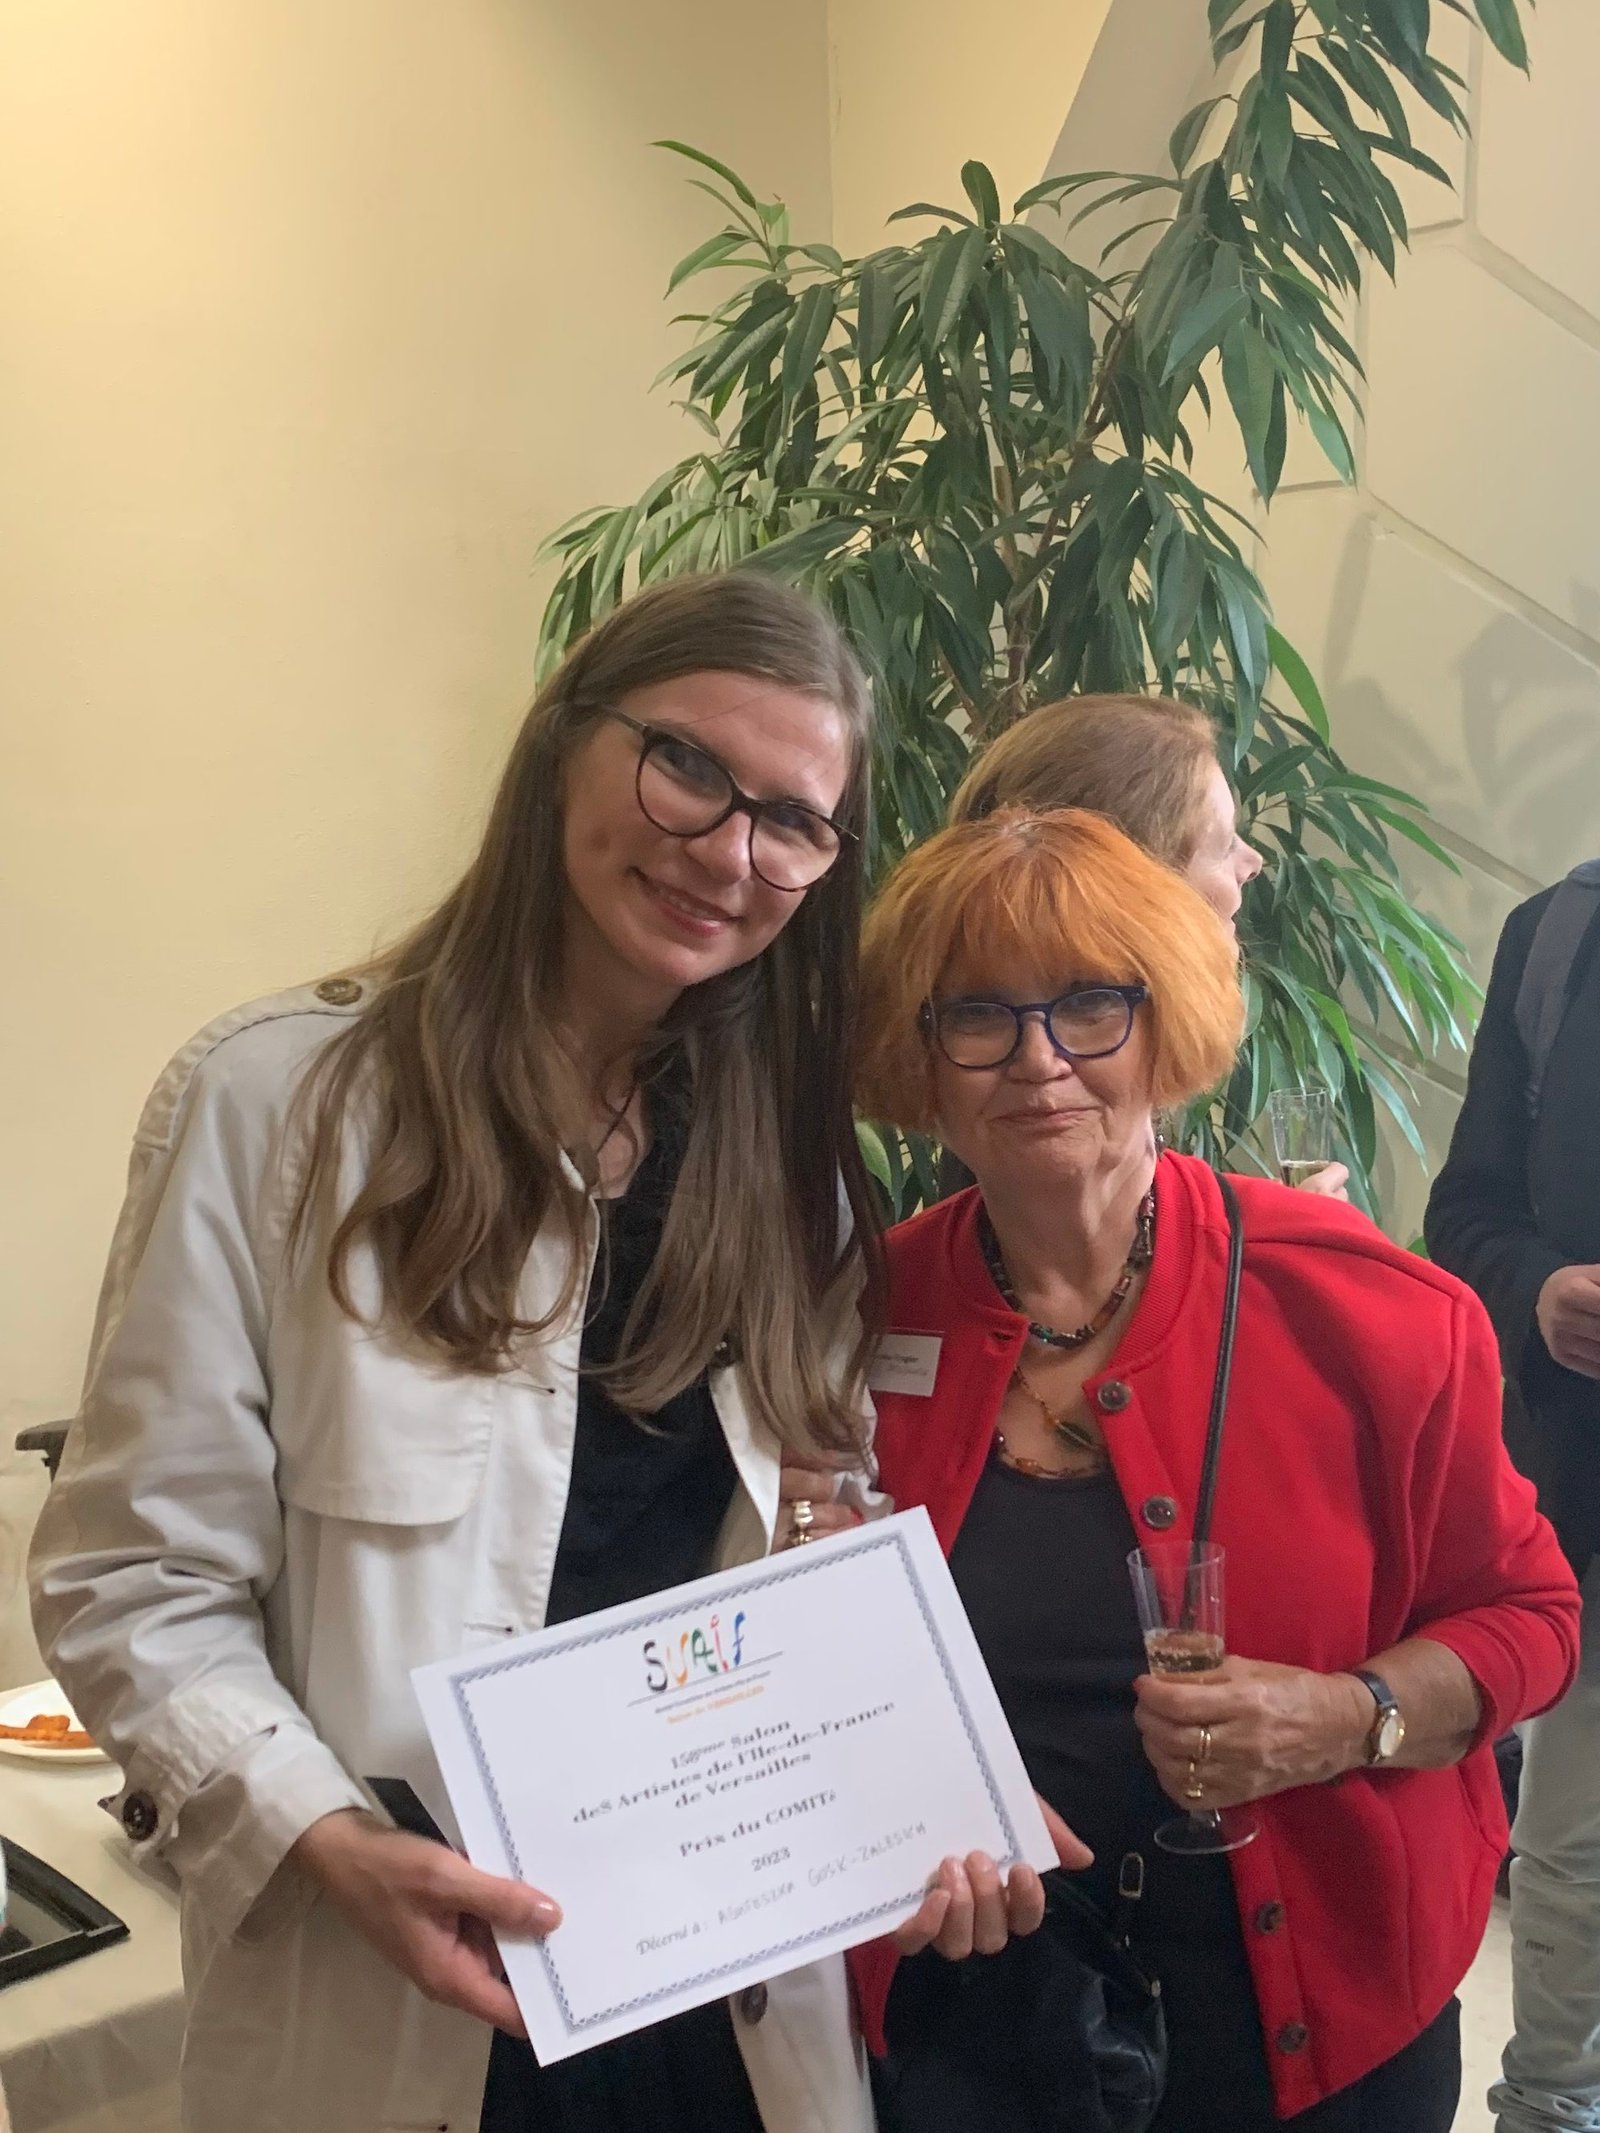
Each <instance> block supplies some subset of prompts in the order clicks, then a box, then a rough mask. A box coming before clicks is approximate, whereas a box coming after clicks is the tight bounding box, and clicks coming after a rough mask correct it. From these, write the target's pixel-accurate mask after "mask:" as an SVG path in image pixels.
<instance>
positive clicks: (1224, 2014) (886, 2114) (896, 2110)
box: [879, 1941, 1461, 2133]
mask: <svg viewBox="0 0 1600 2133" xmlns="http://www.w3.org/2000/svg"><path fill="white" fill-rule="evenodd" d="M974 1960H978V1961H985V1960H987V1961H1003V1960H1004V1958H1003V1957H988V1958H985V1957H978V1958H974ZM937 1961H938V1958H937V1957H929V1956H920V1957H918V1958H917V1961H916V1962H915V1963H906V1964H902V1965H901V1969H900V1974H899V1976H898V1977H897V1978H896V1980H895V1993H896V1996H897V1998H898V1996H899V1995H901V1994H902V1993H909V1994H916V1993H917V1992H918V1985H919V1975H920V1979H921V1980H922V1981H925V1982H926V1984H927V1985H928V1986H929V1987H930V1988H931V1989H932V1990H934V1991H935V1992H937V1990H938V1981H937V1978H936V1976H935V1975H933V1974H931V1973H930V1972H928V1971H927V1970H926V1969H922V1968H921V1967H920V1966H922V1965H925V1964H928V1963H930V1962H937ZM1159 1973H1160V1975H1161V1980H1162V1999H1163V2002H1164V2004H1165V2008H1166V2016H1167V2035H1168V2068H1167V2086H1166V2093H1165V2096H1164V2097H1163V2100H1162V2104H1161V2108H1160V2110H1159V2112H1158V2113H1157V2116H1156V2118H1155V2121H1154V2123H1153V2125H1152V2127H1151V2133H1280V2129H1282V2128H1285V2127H1287V2128H1290V2129H1292V2133H1450V2127H1451V2125H1452V2123H1453V2122H1454V2119H1455V2115H1456V2106H1457V2104H1458V2103H1459V2101H1460V2096H1461V2029H1460V2008H1459V2007H1458V2006H1457V2004H1456V2002H1455V2001H1454V2000H1452V2001H1451V2002H1450V2004H1449V2006H1448V2007H1446V2008H1445V2010H1444V2012H1443V2013H1442V2014H1441V2015H1440V2016H1439V2017H1438V2019H1437V2020H1436V2021H1434V2022H1432V2023H1431V2024H1430V2025H1429V2026H1428V2028H1427V2029H1425V2030H1424V2031H1423V2032H1422V2034H1421V2035H1420V2036H1419V2037H1416V2038H1414V2039H1413V2040H1412V2042H1411V2043H1410V2044H1408V2045H1407V2046H1406V2047H1405V2048H1404V2050H1402V2051H1399V2052H1396V2053H1395V2055H1394V2056H1393V2058H1391V2059H1388V2060H1385V2061H1384V2063H1383V2064H1382V2065H1381V2066H1377V2067H1374V2068H1373V2070H1372V2072H1371V2073H1369V2074H1367V2075H1365V2076H1363V2078H1362V2079H1361V2080H1360V2081H1357V2082H1353V2083H1352V2084H1351V2085H1350V2086H1349V2087H1348V2088H1345V2089H1341V2090H1340V2091H1339V2092H1338V2093H1337V2094H1336V2095H1333V2096H1328V2097H1325V2098H1324V2099H1323V2101H1322V2102H1321V2103H1319V2104H1315V2105H1313V2107H1312V2108H1311V2109H1310V2110H1309V2111H1302V2112H1299V2113H1298V2114H1297V2115H1296V2116H1295V2117H1293V2118H1291V2119H1282V2118H1279V2117H1278V2116H1277V2114H1276V2111H1275V2110H1274V2107H1273V2101H1272V2083H1271V2079H1270V2077H1269V2074H1268V2070H1267V2050H1266V2045H1265V2042H1264V2040H1263V2037H1262V2033H1261V2021H1260V2017H1259V2015H1258V2013H1257V2011H1256V2004H1255V1996H1254V1994H1253V1992H1252V1990H1251V1987H1250V1978H1249V1972H1248V1970H1247V1969H1246V1968H1245V1967H1244V1962H1243V1950H1242V1948H1235V1947H1233V1946H1230V1945H1229V1944H1228V1943H1227V1942H1226V1941H1225V1942H1223V1943H1222V1944H1221V1945H1218V1946H1213V1947H1212V1948H1210V1949H1205V1948H1202V1947H1198V1946H1195V1945H1193V1944H1190V1945H1189V1946H1188V1947H1186V1948H1184V1949H1182V1950H1179V1949H1168V1950H1167V1951H1165V1954H1164V1957H1163V1959H1162V1960H1161V1961H1160V1963H1159ZM907 2011H908V2012H909V2010H907ZM900 2027H901V2025H900V2024H899V2023H897V2022H896V2021H895V2019H894V2016H893V2014H892V2013H891V2029H896V2028H900ZM916 2027H917V2024H916V2022H915V2019H914V2017H913V2020H912V2023H911V2025H910V2028H911V2030H912V2031H913V2033H914V2031H915V2029H916ZM948 2043H949V2040H948V2038H945V2039H940V2038H939V2037H938V2036H937V2034H935V2035H934V2037H933V2043H932V2050H933V2059H932V2060H931V2061H929V2062H927V2063H925V2064H923V2065H921V2066H919V2067H917V2068H911V2067H903V2068H901V2069H898V2070H897V2069H896V2068H894V2067H893V2065H891V2066H890V2067H889V2068H888V2069H886V2070H885V2072H884V2077H883V2079H882V2080H881V2082H880V2099H879V2100H880V2109H879V2122H880V2126H881V2128H882V2129H883V2133H1071V2129H1070V2128H1055V2127H1047V2126H1042V2125H1039V2124H1037V2123H1036V2122H1035V2120H1034V2117H1033V2114H1032V2113H1031V2112H1030V2111H1029V2110H1028V2109H1027V2107H1026V2106H1025V2105H1024V2104H1023V2103H1022V2102H1021V2101H1020V2100H1019V2099H1017V2098H1016V2097H1014V2096H1009V2095H994V2094H989V2093H983V2092H981V2091H982V2083H981V2082H979V2083H978V2084H977V2085H974V2083H973V2082H972V2081H971V2080H970V2079H968V2078H966V2070H965V2068H964V2066H963V2063H962V2055H961V2053H960V2052H959V2050H957V2051H956V2052H955V2054H954V2055H953V2056H951V2055H949V2053H948ZM897 2073H898V2074H899V2076H900V2078H898V2079H897ZM912 2099H914V2101H913V2100H912Z"/></svg>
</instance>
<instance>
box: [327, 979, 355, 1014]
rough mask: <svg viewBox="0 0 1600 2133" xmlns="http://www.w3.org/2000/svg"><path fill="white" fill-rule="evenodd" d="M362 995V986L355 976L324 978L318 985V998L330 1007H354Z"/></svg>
mask: <svg viewBox="0 0 1600 2133" xmlns="http://www.w3.org/2000/svg"><path fill="white" fill-rule="evenodd" d="M360 997H361V987H360V986H359V985H358V984H357V983H356V981H355V979H354V978H324V979H323V981H322V983H321V984H320V985H319V986H318V987H317V998H318V999H319V1000H326V1001H327V1003H328V1005H329V1006H330V1007H354V1006H355V1004H356V1002H357V1000H359V999H360Z"/></svg>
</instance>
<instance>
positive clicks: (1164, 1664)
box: [1128, 1540, 1260, 1855]
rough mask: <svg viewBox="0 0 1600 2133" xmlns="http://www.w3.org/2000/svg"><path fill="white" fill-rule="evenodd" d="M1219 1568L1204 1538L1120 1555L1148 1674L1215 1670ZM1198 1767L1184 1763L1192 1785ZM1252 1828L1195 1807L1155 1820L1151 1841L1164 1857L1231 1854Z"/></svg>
mask: <svg viewBox="0 0 1600 2133" xmlns="http://www.w3.org/2000/svg"><path fill="white" fill-rule="evenodd" d="M1222 1565H1223V1555H1222V1550H1221V1549H1220V1548H1219V1547H1217V1546H1216V1545H1215V1543H1214V1542H1209V1541H1208V1542H1205V1543H1203V1544H1200V1545H1198V1546H1197V1545H1196V1544H1195V1543H1194V1542H1192V1541H1179V1540H1173V1541H1149V1542H1147V1543H1146V1544H1145V1546H1144V1547H1142V1548H1135V1549H1134V1551H1133V1553H1132V1554H1131V1555H1130V1556H1129V1557H1128V1571H1129V1575H1130V1576H1131V1577H1132V1579H1133V1593H1134V1598H1135V1600H1136V1601H1137V1602H1138V1606H1139V1626H1140V1628H1141V1629H1142V1630H1143V1631H1144V1649H1145V1657H1146V1658H1147V1659H1148V1661H1149V1663H1150V1671H1151V1673H1152V1674H1164V1675H1166V1676H1168V1677H1169V1678H1182V1679H1184V1680H1197V1679H1199V1678H1200V1677H1201V1676H1203V1675H1206V1674H1209V1673H1212V1672H1214V1671H1215V1670H1216V1668H1218V1667H1219V1666H1221V1664H1222V1662H1223V1660H1224V1659H1225V1658H1226V1656H1227V1645H1226V1644H1225V1642H1224V1641H1223V1627H1222V1625H1223V1596H1222ZM1199 1770H1200V1765H1199V1764H1198V1763H1196V1764H1194V1765H1191V1772H1190V1774H1191V1779H1192V1780H1193V1782H1194V1783H1195V1784H1196V1785H1197V1786H1198V1783H1199ZM1259 1828H1260V1824H1259V1823H1258V1822H1257V1821H1256V1819H1255V1817H1254V1816H1253V1815H1250V1814H1247V1813H1245V1812H1244V1811H1243V1810H1242V1809H1239V1808H1230V1809H1229V1810H1228V1811H1227V1812H1226V1813H1224V1812H1223V1811H1222V1810H1220V1809H1218V1808H1215V1807H1198V1806H1197V1807H1193V1808H1191V1809H1190V1811H1189V1813H1188V1814H1186V1815H1180V1816H1179V1817H1177V1819H1176V1820H1174V1821H1171V1822H1163V1823H1162V1824H1161V1826H1160V1828H1159V1829H1157V1831H1156V1833H1155V1840H1156V1842H1157V1844H1159V1845H1160V1846H1161V1849H1162V1850H1163V1851H1166V1852H1188V1853H1191V1854H1198V1855H1209V1854H1211V1853H1214V1852H1236V1851H1239V1850H1240V1849H1241V1848H1242V1847H1243V1846H1244V1845H1246V1844H1248V1843H1249V1842H1250V1841H1251V1839H1252V1838H1253V1837H1254V1836H1255V1835H1256V1833H1257V1831H1258V1830H1259Z"/></svg>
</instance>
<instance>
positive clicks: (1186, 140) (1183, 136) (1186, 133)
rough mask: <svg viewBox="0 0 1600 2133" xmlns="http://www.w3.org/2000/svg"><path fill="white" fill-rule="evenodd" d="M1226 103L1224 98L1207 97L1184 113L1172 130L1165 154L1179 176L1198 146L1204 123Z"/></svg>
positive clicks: (1204, 128)
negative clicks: (1219, 106)
mask: <svg viewBox="0 0 1600 2133" xmlns="http://www.w3.org/2000/svg"><path fill="white" fill-rule="evenodd" d="M1226 102H1227V98H1226V97H1225V96H1208V97H1207V98H1206V100H1205V102H1204V103H1203V104H1196V105H1195V107H1194V109H1193V110H1192V111H1186V112H1185V113H1184V115H1183V117H1182V118H1181V119H1179V121H1178V123H1177V125H1176V126H1174V127H1173V129H1172V138H1171V140H1170V141H1168V143H1167V154H1168V155H1169V156H1170V157H1171V158H1172V167H1173V169H1174V170H1175V171H1177V172H1178V173H1179V175H1180V176H1181V175H1182V173H1183V170H1184V167H1185V165H1186V164H1187V163H1188V161H1189V158H1190V157H1191V156H1192V155H1193V154H1194V152H1195V150H1196V149H1197V148H1198V147H1199V145H1200V136H1201V135H1202V134H1203V133H1204V132H1205V130H1206V121H1207V119H1209V118H1210V116H1211V114H1212V112H1213V111H1215V110H1216V108H1217V106H1218V105H1219V104H1224V103H1226Z"/></svg>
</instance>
